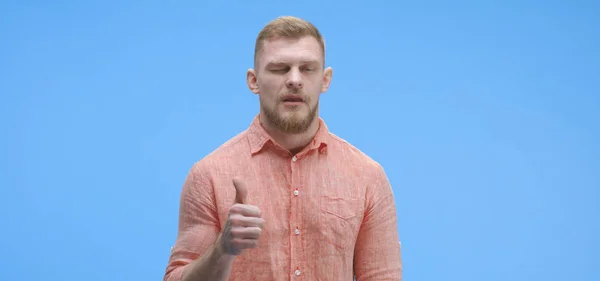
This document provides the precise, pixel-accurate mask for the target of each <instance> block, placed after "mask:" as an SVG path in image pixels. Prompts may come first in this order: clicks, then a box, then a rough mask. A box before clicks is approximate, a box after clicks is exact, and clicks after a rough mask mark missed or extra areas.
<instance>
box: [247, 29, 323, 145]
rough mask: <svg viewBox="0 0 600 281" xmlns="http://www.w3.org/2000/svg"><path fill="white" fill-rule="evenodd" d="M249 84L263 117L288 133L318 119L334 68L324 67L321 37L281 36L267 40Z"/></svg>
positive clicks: (296, 130)
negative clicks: (323, 94)
mask: <svg viewBox="0 0 600 281" xmlns="http://www.w3.org/2000/svg"><path fill="white" fill-rule="evenodd" d="M255 66H256V69H255V70H252V69H251V70H249V71H248V75H247V82H248V87H249V88H250V90H251V91H252V92H253V93H255V94H258V95H259V99H260V106H261V117H262V118H264V119H266V120H264V121H265V122H267V123H268V125H270V126H272V127H273V128H275V129H277V130H279V131H281V132H283V133H288V134H298V133H302V132H304V131H306V130H307V129H308V128H309V127H310V125H311V124H313V123H314V122H316V117H317V115H318V108H319V97H320V95H321V93H324V92H326V91H327V89H328V88H329V84H330V82H331V75H332V70H331V68H327V69H324V61H323V52H322V50H321V46H320V45H319V42H318V41H317V39H315V38H313V37H310V36H307V37H302V38H299V39H295V38H278V39H271V40H267V41H265V42H264V45H263V48H262V50H261V51H260V53H259V54H258V55H257V60H256V65H255Z"/></svg>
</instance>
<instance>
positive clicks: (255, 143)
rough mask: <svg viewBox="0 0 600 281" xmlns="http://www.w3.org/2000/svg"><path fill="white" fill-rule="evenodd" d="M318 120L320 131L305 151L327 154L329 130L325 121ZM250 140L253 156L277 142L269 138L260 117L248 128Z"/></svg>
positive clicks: (256, 117) (257, 116)
mask: <svg viewBox="0 0 600 281" xmlns="http://www.w3.org/2000/svg"><path fill="white" fill-rule="evenodd" d="M318 118H319V129H318V130H317V133H316V135H315V137H314V138H313V140H312V142H311V143H310V145H309V146H308V147H307V148H306V149H304V151H309V150H313V149H318V151H319V153H321V154H324V153H326V152H327V136H328V135H329V129H328V128H327V125H326V124H325V121H323V119H322V118H321V117H318ZM248 140H249V142H250V149H251V153H252V155H254V154H256V153H258V152H260V151H261V150H263V149H264V148H265V145H267V144H268V143H271V144H275V141H273V139H272V138H271V136H269V134H268V133H267V131H265V129H264V128H263V127H262V125H261V124H260V115H256V116H255V117H254V119H253V120H252V123H251V124H250V127H249V128H248Z"/></svg>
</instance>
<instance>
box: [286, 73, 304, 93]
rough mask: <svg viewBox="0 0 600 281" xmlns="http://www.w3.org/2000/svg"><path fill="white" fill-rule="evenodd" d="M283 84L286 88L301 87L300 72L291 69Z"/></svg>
mask: <svg viewBox="0 0 600 281" xmlns="http://www.w3.org/2000/svg"><path fill="white" fill-rule="evenodd" d="M285 84H286V86H287V87H288V88H297V89H300V88H302V77H301V76H300V72H299V71H298V70H291V71H290V72H289V75H288V79H287V81H286V83H285Z"/></svg>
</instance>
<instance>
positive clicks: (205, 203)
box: [163, 163, 219, 281]
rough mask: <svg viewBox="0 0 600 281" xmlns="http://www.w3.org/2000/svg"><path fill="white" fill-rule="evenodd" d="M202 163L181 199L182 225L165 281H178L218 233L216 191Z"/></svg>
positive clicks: (186, 183)
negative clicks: (214, 191)
mask: <svg viewBox="0 0 600 281" xmlns="http://www.w3.org/2000/svg"><path fill="white" fill-rule="evenodd" d="M206 174H207V171H206V170H205V169H204V168H203V167H202V165H201V163H196V164H195V165H194V166H193V167H192V169H191V170H190V172H189V173H188V175H187V177H186V179H185V181H184V184H183V188H182V191H181V197H180V207H179V208H180V209H179V225H178V232H177V238H176V240H175V245H174V246H173V248H172V250H171V255H170V257H169V261H168V264H167V268H166V271H165V275H164V278H163V280H164V281H179V280H181V278H182V275H183V270H184V268H185V267H186V266H187V265H188V264H189V263H191V262H192V261H194V260H195V259H197V258H199V257H200V256H202V254H203V253H204V252H205V251H206V250H207V249H208V248H209V247H211V246H212V245H213V243H214V242H215V241H216V239H217V237H218V233H219V222H218V214H217V209H216V206H215V203H214V200H213V198H214V194H213V188H212V186H211V185H210V181H209V180H208V177H207V176H206Z"/></svg>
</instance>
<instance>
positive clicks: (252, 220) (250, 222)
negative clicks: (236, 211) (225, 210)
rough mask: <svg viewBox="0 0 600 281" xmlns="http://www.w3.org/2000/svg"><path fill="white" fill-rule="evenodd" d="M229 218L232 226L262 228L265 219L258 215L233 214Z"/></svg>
mask: <svg viewBox="0 0 600 281" xmlns="http://www.w3.org/2000/svg"><path fill="white" fill-rule="evenodd" d="M230 220H231V225H232V226H241V227H258V228H264V226H265V220H264V219H262V218H259V217H249V216H239V215H234V216H231V218H230Z"/></svg>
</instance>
